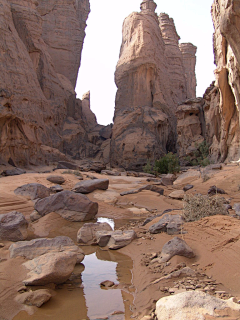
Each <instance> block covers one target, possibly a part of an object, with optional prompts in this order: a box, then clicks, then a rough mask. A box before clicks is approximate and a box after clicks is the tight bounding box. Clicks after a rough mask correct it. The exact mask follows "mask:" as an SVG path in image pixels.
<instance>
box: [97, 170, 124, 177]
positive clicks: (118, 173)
mask: <svg viewBox="0 0 240 320" xmlns="http://www.w3.org/2000/svg"><path fill="white" fill-rule="evenodd" d="M101 174H106V175H109V176H116V177H117V176H121V172H117V171H112V170H102V171H101Z"/></svg>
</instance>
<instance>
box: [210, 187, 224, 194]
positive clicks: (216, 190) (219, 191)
mask: <svg viewBox="0 0 240 320" xmlns="http://www.w3.org/2000/svg"><path fill="white" fill-rule="evenodd" d="M216 194H226V192H225V191H224V190H223V189H219V188H217V187H216V186H211V187H210V189H209V190H208V195H209V196H215V195H216Z"/></svg>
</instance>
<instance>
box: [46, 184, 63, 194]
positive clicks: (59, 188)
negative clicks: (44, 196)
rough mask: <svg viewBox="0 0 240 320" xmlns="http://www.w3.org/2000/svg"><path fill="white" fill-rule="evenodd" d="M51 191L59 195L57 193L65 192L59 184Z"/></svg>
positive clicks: (51, 188)
mask: <svg viewBox="0 0 240 320" xmlns="http://www.w3.org/2000/svg"><path fill="white" fill-rule="evenodd" d="M49 189H50V191H51V192H52V193H57V192H61V191H63V187H62V186H60V185H59V184H56V185H55V186H52V187H50V188H49Z"/></svg>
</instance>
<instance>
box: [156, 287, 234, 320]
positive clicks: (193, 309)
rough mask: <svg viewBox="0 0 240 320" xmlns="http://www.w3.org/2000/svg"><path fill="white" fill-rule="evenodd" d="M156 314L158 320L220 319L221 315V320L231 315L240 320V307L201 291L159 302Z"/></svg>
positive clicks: (163, 299) (166, 298) (173, 296)
mask: <svg viewBox="0 0 240 320" xmlns="http://www.w3.org/2000/svg"><path fill="white" fill-rule="evenodd" d="M224 309H226V310H224ZM218 310H219V311H220V310H221V313H218V312H217V311H218ZM155 313H156V316H157V319H158V320H160V319H161V320H186V319H187V320H196V319H197V320H205V319H208V318H209V319H210V318H211V319H215V318H216V319H219V315H220V314H221V315H222V316H221V319H222V317H224V318H225V316H227V315H229V314H234V315H235V316H236V318H235V317H234V319H238V318H239V315H240V305H239V304H237V303H234V302H233V301H232V299H229V300H221V299H219V298H216V297H214V296H211V295H209V294H207V293H204V292H201V291H187V292H182V293H178V294H175V295H172V296H168V297H164V298H161V299H160V300H158V302H157V304H156V311H155ZM227 318H228V317H227ZM231 319H233V318H232V317H231Z"/></svg>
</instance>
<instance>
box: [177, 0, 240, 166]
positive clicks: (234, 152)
mask: <svg viewBox="0 0 240 320" xmlns="http://www.w3.org/2000/svg"><path fill="white" fill-rule="evenodd" d="M239 13H240V9H239V2H238V1H235V0H229V1H225V0H215V1H214V3H213V5H212V19H213V23H214V29H215V31H214V36H213V47H214V61H215V64H216V70H215V77H216V81H215V83H214V84H212V85H211V86H210V87H209V88H208V89H207V90H206V92H205V94H204V96H203V99H200V100H199V101H188V102H185V103H184V104H182V105H181V106H179V107H178V109H177V117H178V122H177V130H178V143H177V147H178V153H179V155H180V157H182V158H184V157H186V156H193V153H194V150H195V149H196V146H195V144H196V143H197V144H199V143H201V142H202V141H203V140H205V141H206V142H207V143H208V144H209V146H210V160H211V161H212V162H224V161H231V160H239V158H240V128H239V102H240V50H239V39H240V32H239V30H240V18H239ZM183 133H184V134H183Z"/></svg>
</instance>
